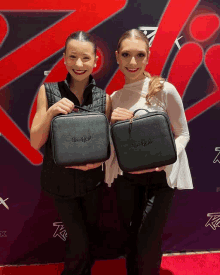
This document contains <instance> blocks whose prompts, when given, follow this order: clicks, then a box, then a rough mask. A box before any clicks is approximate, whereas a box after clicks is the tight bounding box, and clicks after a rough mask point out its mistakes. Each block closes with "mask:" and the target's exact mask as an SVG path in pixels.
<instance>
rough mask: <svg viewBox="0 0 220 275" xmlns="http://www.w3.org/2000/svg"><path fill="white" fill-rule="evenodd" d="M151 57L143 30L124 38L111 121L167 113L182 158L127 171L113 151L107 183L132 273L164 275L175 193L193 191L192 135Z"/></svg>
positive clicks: (120, 45) (174, 94)
mask: <svg viewBox="0 0 220 275" xmlns="http://www.w3.org/2000/svg"><path fill="white" fill-rule="evenodd" d="M149 55H150V51H149V42H148V39H147V37H146V36H145V35H144V34H143V33H142V32H141V31H139V30H136V29H132V30H129V31H127V32H125V33H124V34H123V35H122V36H121V38H120V39H119V43H118V48H117V51H116V59H117V63H118V64H119V69H120V70H121V71H122V73H123V74H124V77H125V85H124V87H123V88H122V89H121V90H119V91H116V92H114V93H113V94H112V95H111V99H112V116H111V123H112V124H113V123H115V122H116V121H120V120H127V119H131V118H132V117H133V112H134V111H135V110H137V109H140V108H141V109H147V110H149V111H163V112H166V113H167V114H168V116H169V118H170V122H171V125H172V130H173V133H174V136H175V143H176V148H177V155H178V158H177V161H176V162H175V163H174V164H173V165H168V166H166V167H157V168H155V169H148V170H144V171H137V172H132V173H123V172H122V171H121V170H120V168H119V166H118V162H117V158H116V154H115V151H114V148H112V154H111V157H110V159H109V160H108V161H107V163H106V182H107V183H108V184H109V185H110V184H111V183H113V181H114V180H115V183H114V184H115V185H116V190H117V204H118V214H119V217H120V220H121V222H122V228H123V229H122V230H124V229H125V231H126V232H127V234H128V235H129V236H130V237H129V238H128V243H127V247H128V249H127V251H126V254H127V259H126V266H127V274H128V275H147V274H149V275H159V274H160V264H161V257H162V252H161V245H162V233H163V228H164V226H165V223H166V220H167V217H168V213H169V210H170V207H171V203H172V199H173V196H174V192H175V189H192V188H193V186H192V179H191V174H190V170H189V165H188V160H187V156H186V152H185V147H186V145H187V143H188V141H189V131H188V126H187V121H186V117H185V113H184V108H183V104H182V100H181V98H180V96H179V94H178V92H177V90H176V88H175V87H174V86H173V85H172V84H170V83H168V82H166V81H165V80H164V79H163V78H161V77H159V76H154V77H151V75H150V74H149V73H148V72H146V71H145V68H146V66H147V63H148V60H149ZM142 112H144V113H145V111H142ZM139 114H141V111H139V112H138V113H137V115H139ZM112 147H113V146H112ZM131 161H132V160H131ZM133 161H135V160H133ZM126 232H125V233H126Z"/></svg>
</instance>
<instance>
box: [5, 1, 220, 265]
mask: <svg viewBox="0 0 220 275" xmlns="http://www.w3.org/2000/svg"><path fill="white" fill-rule="evenodd" d="M106 5H107V7H108V8H106ZM85 19H86V20H85ZM131 28H139V29H140V30H142V31H143V32H144V34H145V35H146V36H147V37H148V38H149V40H150V44H151V45H152V46H151V55H150V62H149V64H148V66H147V68H146V69H147V70H148V71H149V72H150V73H151V74H153V75H155V74H156V75H159V74H160V75H162V76H163V77H164V78H166V79H167V80H168V81H170V82H171V83H173V84H174V85H175V86H176V88H177V90H178V92H179V93H180V95H181V97H182V99H183V103H184V107H185V110H186V117H187V120H188V123H189V131H190V136H191V139H190V142H189V144H188V145H187V154H188V158H189V164H190V169H191V172H192V177H193V183H194V187H195V189H194V190H191V191H177V192H176V196H175V199H174V203H173V206H172V210H171V213H170V217H169V221H168V223H167V226H166V229H165V232H164V236H163V239H164V245H163V251H183V250H207V249H219V248H220V241H219V234H220V228H219V227H220V206H219V193H218V192H220V182H219V179H218V175H219V174H218V171H219V168H220V141H219V138H218V132H219V131H218V125H219V123H220V103H219V101H220V91H219V89H220V72H219V69H218V64H219V63H220V44H219V43H220V38H219V30H220V0H215V1H214V0H213V1H212V0H185V1H180V0H163V1H161V0H154V1H153V2H152V1H149V0H127V1H125V0H111V1H101V0H92V1H89V0H79V1H69V0H64V1H61V2H60V1H49V0H39V1H26V0H22V1H14V0H12V1H10V2H9V1H5V2H4V3H1V4H0V30H1V31H0V70H1V77H0V133H1V136H0V152H1V154H0V156H1V157H0V164H1V177H0V183H1V184H0V217H1V223H0V264H12V263H18V264H22V263H47V262H59V261H62V260H63V255H64V241H65V239H66V231H65V228H64V227H63V226H62V223H61V222H60V220H59V219H58V217H57V213H56V211H55V209H54V207H53V204H52V199H51V198H50V197H47V196H46V195H45V194H43V193H41V191H40V171H41V164H42V158H43V153H44V152H43V149H42V150H40V151H36V150H35V149H33V148H32V147H31V146H30V142H29V129H30V125H31V122H32V119H33V116H34V114H35V111H36V96H37V92H38V89H39V87H40V85H41V84H42V83H43V82H50V81H59V80H63V79H64V78H65V76H66V71H65V67H64V65H63V60H62V54H63V49H64V48H63V47H64V43H65V39H66V37H67V36H68V35H69V33H71V32H73V31H77V30H85V31H89V32H90V33H91V34H93V35H94V37H95V39H96V40H97V44H98V55H99V63H98V66H97V68H96V70H95V71H94V77H95V79H96V81H97V84H98V85H99V86H100V87H102V88H104V89H106V91H107V93H109V94H111V93H112V92H113V91H114V90H117V89H119V88H121V87H122V86H123V84H124V82H123V81H124V80H123V77H122V74H121V72H120V71H118V69H117V63H116V60H115V56H114V51H115V49H116V46H117V40H118V38H119V37H120V36H121V34H122V33H123V32H124V31H126V30H128V29H131ZM102 198H103V203H104V209H103V213H100V217H102V219H103V225H102V232H104V233H100V234H106V238H107V237H108V238H109V239H110V240H112V252H113V254H114V252H115V251H116V250H117V245H120V244H117V243H116V241H114V238H113V237H112V236H114V234H115V232H114V228H117V224H114V215H115V209H114V203H113V204H112V203H111V201H112V200H113V201H114V190H113V189H109V188H108V187H107V186H106V190H105V192H104V193H103V194H102ZM103 217H105V218H103ZM111 222H112V223H111ZM116 223H117V222H116ZM111 225H112V227H111ZM103 228H104V229H103ZM108 234H109V235H108ZM111 238H112V239H111ZM116 239H117V238H116ZM105 245H106V247H107V244H103V247H105ZM100 254H102V253H99V255H97V257H100ZM110 254H111V253H110ZM108 257H110V256H109V255H106V258H108Z"/></svg>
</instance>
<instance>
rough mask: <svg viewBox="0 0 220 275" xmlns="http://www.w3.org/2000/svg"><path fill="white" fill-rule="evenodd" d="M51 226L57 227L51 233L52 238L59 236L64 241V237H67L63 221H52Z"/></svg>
mask: <svg viewBox="0 0 220 275" xmlns="http://www.w3.org/2000/svg"><path fill="white" fill-rule="evenodd" d="M53 226H56V227H57V228H56V231H55V233H54V234H53V237H54V238H56V237H59V238H60V239H61V240H63V241H64V242H65V241H66V238H67V232H66V229H65V227H64V225H63V223H62V222H54V223H53Z"/></svg>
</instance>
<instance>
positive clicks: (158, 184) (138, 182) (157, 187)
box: [115, 171, 175, 275]
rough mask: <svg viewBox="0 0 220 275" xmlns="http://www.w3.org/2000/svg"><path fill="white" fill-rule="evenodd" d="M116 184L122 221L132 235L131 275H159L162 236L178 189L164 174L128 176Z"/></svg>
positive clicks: (130, 244) (129, 244)
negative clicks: (170, 184) (171, 184)
mask: <svg viewBox="0 0 220 275" xmlns="http://www.w3.org/2000/svg"><path fill="white" fill-rule="evenodd" d="M115 184H116V188H117V202H118V214H119V218H120V219H121V222H122V223H123V226H122V228H123V229H124V230H126V231H127V232H129V234H130V239H129V241H128V248H129V249H128V251H127V260H126V267H127V275H148V274H149V275H159V274H160V264H161V258H162V252H161V245H162V233H163V228H164V226H165V223H166V221H167V218H168V213H169V210H170V207H171V203H172V198H173V196H174V192H175V190H174V189H172V188H170V187H169V186H168V184H167V181H166V174H165V172H164V171H162V172H152V173H146V174H142V175H131V174H127V173H124V176H120V177H119V178H118V179H117V180H116V183H115Z"/></svg>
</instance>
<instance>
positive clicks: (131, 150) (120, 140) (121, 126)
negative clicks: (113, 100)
mask: <svg viewBox="0 0 220 275" xmlns="http://www.w3.org/2000/svg"><path fill="white" fill-rule="evenodd" d="M140 110H145V111H146V112H147V113H146V114H144V115H141V116H137V117H135V116H134V117H133V118H132V119H130V120H125V121H118V122H116V123H114V124H113V125H112V127H111V135H112V140H113V144H114V147H115V152H116V155H117V158H118V163H119V166H120V168H121V170H122V171H124V172H134V171H140V170H145V169H150V168H156V167H161V166H164V165H168V164H172V163H174V162H175V161H176V159H177V154H176V145H175V141H174V137H173V133H172V131H171V127H170V121H169V117H168V116H167V114H166V113H163V112H148V111H147V110H146V109H138V110H136V111H135V112H134V115H135V113H136V112H137V111H140Z"/></svg>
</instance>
